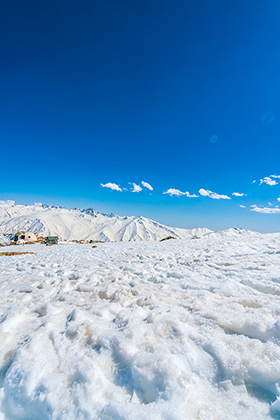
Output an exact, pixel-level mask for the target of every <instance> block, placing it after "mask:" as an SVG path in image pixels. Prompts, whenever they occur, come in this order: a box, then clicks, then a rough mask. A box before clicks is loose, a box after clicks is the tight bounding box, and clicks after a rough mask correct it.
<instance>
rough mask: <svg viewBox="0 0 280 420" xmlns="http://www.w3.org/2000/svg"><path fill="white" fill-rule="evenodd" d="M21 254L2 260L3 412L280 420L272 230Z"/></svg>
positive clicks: (279, 307)
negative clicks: (270, 231)
mask: <svg viewBox="0 0 280 420" xmlns="http://www.w3.org/2000/svg"><path fill="white" fill-rule="evenodd" d="M26 248H28V251H32V252H35V253H36V254H32V255H30V254H29V255H18V256H10V257H6V256H0V272H1V276H0V288H1V293H0V311H1V312H0V419H1V420H14V419H16V420H18V419H23V420H27V419H28V420H29V419H32V420H42V419H47V420H52V419H54V420H76V419H79V420H89V419H92V420H97V419H98V420H99V419H101V420H105V419H106V420H108V419H109V420H110V419H111V420H120V419H122V420H147V419H156V420H161V419H164V420H182V419H190V420H192V419H200V420H201V419H204V420H209V419H215V420H224V419H227V420H231V419H246V420H248V419H252V420H263V419H278V418H279V416H280V347H279V343H280V341H279V340H280V265H279V252H280V251H279V250H280V234H266V235H262V234H257V233H255V234H253V233H251V232H245V231H236V230H229V231H225V232H220V233H217V234H216V233H211V234H210V235H206V236H204V237H202V238H201V239H198V240H177V241H165V242H160V243H159V242H139V243H105V244H100V245H98V247H97V248H92V247H91V245H77V244H72V245H70V244H69V245H61V246H60V245H58V246H52V247H46V246H43V245H39V244H38V245H25V246H16V247H14V246H11V247H9V251H14V250H16V251H21V250H22V251H26ZM4 249H5V248H4ZM0 252H1V251H0Z"/></svg>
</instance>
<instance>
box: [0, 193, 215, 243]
mask: <svg viewBox="0 0 280 420" xmlns="http://www.w3.org/2000/svg"><path fill="white" fill-rule="evenodd" d="M19 231H31V232H33V233H37V234H39V235H40V236H49V235H58V236H59V237H60V238H61V239H66V240H73V239H76V240H90V239H92V240H96V241H105V242H110V241H112V242H113V241H117V242H120V241H122V242H129V241H143V240H144V241H157V240H160V239H163V238H165V237H167V236H174V237H176V238H180V239H182V238H189V237H192V236H194V235H196V236H202V235H204V234H206V233H209V232H211V231H210V230H209V229H206V228H195V229H180V228H171V227H168V226H165V225H162V224H160V223H157V222H154V221H153V220H151V219H147V218H145V217H136V216H130V217H127V216H124V217H120V216H117V215H114V214H103V213H99V212H98V211H96V210H93V209H92V208H88V209H86V210H81V209H66V208H64V207H57V206H50V205H42V204H34V205H30V206H25V205H15V203H14V201H0V234H3V233H16V232H19Z"/></svg>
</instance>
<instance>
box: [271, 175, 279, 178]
mask: <svg viewBox="0 0 280 420" xmlns="http://www.w3.org/2000/svg"><path fill="white" fill-rule="evenodd" d="M270 178H278V179H279V178H280V175H270Z"/></svg>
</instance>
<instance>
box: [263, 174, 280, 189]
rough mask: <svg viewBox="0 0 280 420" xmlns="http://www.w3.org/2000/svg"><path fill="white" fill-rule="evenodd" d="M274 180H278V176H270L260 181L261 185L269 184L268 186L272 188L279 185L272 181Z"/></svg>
mask: <svg viewBox="0 0 280 420" xmlns="http://www.w3.org/2000/svg"><path fill="white" fill-rule="evenodd" d="M272 178H278V175H270V176H266V177H264V178H263V179H260V184H259V185H261V184H267V185H270V186H271V187H272V186H273V185H277V184H278V182H276V181H275V179H272Z"/></svg>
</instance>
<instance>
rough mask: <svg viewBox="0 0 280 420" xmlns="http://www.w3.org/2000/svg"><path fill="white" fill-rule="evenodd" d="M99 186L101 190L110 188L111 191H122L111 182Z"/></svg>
mask: <svg viewBox="0 0 280 420" xmlns="http://www.w3.org/2000/svg"><path fill="white" fill-rule="evenodd" d="M100 186H101V187H103V188H110V189H111V190H116V191H122V189H121V188H120V187H119V186H118V185H117V184H114V183H113V182H107V184H100Z"/></svg>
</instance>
